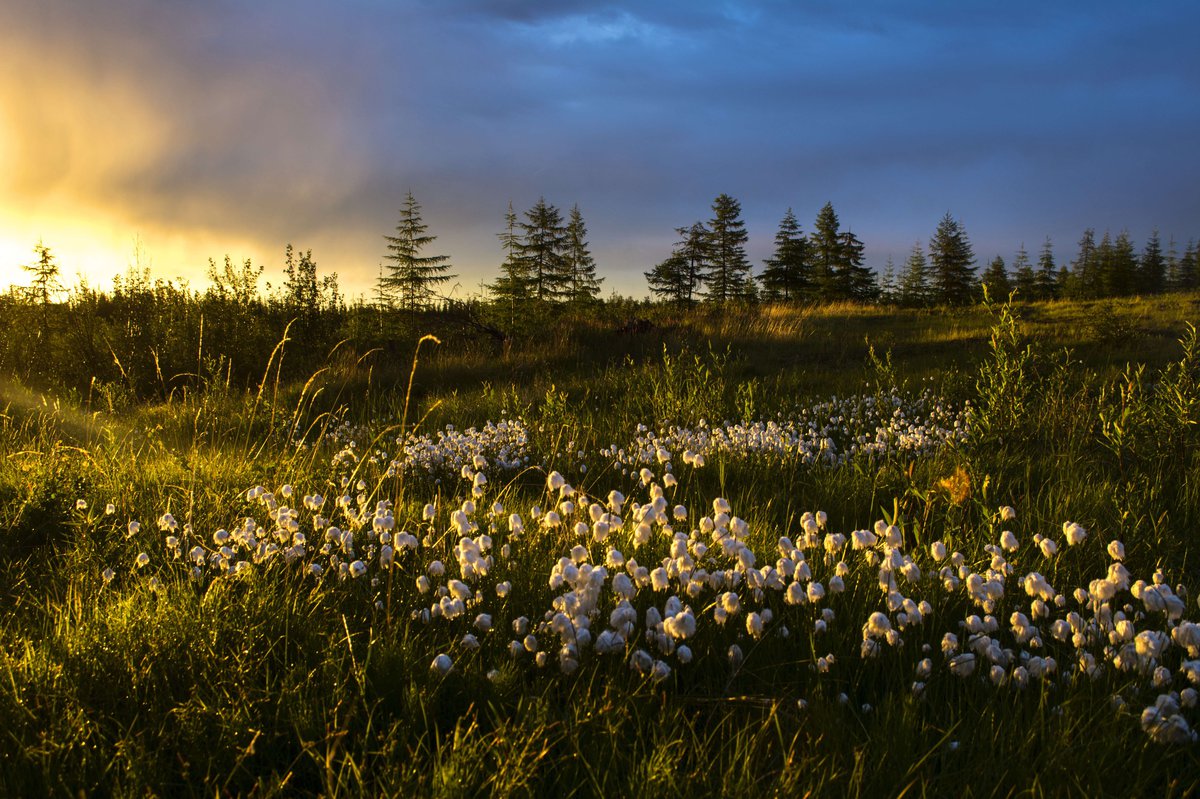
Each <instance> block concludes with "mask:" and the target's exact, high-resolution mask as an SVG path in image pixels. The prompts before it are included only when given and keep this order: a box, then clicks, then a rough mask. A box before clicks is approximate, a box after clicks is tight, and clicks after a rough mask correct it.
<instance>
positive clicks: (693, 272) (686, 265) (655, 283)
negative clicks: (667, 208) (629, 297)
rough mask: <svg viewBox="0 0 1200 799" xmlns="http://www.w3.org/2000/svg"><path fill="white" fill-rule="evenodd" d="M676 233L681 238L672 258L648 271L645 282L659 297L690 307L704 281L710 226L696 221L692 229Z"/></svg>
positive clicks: (682, 228) (682, 229)
mask: <svg viewBox="0 0 1200 799" xmlns="http://www.w3.org/2000/svg"><path fill="white" fill-rule="evenodd" d="M675 232H676V233H678V234H679V235H680V236H681V238H680V240H679V241H678V242H676V244H675V248H674V249H673V250H672V251H671V255H670V257H669V258H667V259H666V260H665V261H663V262H662V263H659V264H658V265H656V266H655V267H654V268H653V269H651V270H650V271H649V272H646V273H645V274H646V281H647V282H648V283H649V285H650V290H651V291H652V292H654V293H655V294H657V295H658V296H659V297H661V298H663V299H664V300H667V301H669V302H673V303H675V304H676V305H680V306H684V307H687V306H691V305H693V304H694V303H695V300H696V292H697V291H698V290H699V288H700V285H701V283H702V282H703V276H704V273H705V268H706V265H707V263H708V252H709V236H708V228H706V227H705V226H704V223H703V222H696V223H695V224H693V225H692V226H691V227H690V228H687V227H681V228H676V229H675Z"/></svg>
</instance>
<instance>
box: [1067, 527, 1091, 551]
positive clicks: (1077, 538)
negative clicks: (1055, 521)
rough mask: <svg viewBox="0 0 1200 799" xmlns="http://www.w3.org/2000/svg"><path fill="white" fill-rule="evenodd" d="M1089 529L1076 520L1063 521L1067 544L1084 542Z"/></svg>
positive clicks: (1072, 544) (1073, 544)
mask: <svg viewBox="0 0 1200 799" xmlns="http://www.w3.org/2000/svg"><path fill="white" fill-rule="evenodd" d="M1087 534H1088V531H1087V530H1085V529H1083V527H1082V526H1080V525H1078V524H1076V523H1075V522H1063V535H1065V536H1066V538H1067V544H1069V545H1070V546H1075V545H1076V544H1081V543H1083V539H1085V538H1087Z"/></svg>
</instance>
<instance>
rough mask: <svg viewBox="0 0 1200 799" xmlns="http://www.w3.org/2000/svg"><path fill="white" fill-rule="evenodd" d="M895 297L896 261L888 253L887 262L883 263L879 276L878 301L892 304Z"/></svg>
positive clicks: (894, 301)
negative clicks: (881, 273)
mask: <svg viewBox="0 0 1200 799" xmlns="http://www.w3.org/2000/svg"><path fill="white" fill-rule="evenodd" d="M896 298H897V291H896V262H895V261H893V260H892V256H891V255H888V257H887V263H885V264H884V265H883V275H881V276H880V278H879V301H880V302H881V303H883V304H884V305H893V304H895V303H896Z"/></svg>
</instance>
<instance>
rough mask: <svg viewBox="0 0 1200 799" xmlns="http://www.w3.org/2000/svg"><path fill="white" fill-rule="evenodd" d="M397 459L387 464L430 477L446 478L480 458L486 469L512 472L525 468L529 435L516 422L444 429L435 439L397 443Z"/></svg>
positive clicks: (421, 437)
mask: <svg viewBox="0 0 1200 799" xmlns="http://www.w3.org/2000/svg"><path fill="white" fill-rule="evenodd" d="M396 443H397V444H399V445H400V447H401V455H400V457H398V458H397V459H396V460H394V461H392V463H391V464H390V469H391V470H392V471H393V473H394V472H396V471H397V470H400V469H404V470H406V471H413V472H417V473H421V474H425V475H427V476H431V477H447V476H452V475H455V474H458V473H460V472H461V471H462V470H463V467H465V466H473V465H474V463H475V461H476V459H477V458H479V457H483V458H484V459H485V460H486V462H487V464H488V466H489V468H493V469H497V470H499V471H515V470H517V469H521V468H523V467H525V466H527V465H528V464H529V459H530V455H529V433H528V431H527V429H526V428H525V425H524V423H522V422H521V421H520V420H519V419H501V420H500V421H499V422H488V423H486V424H485V425H483V426H482V427H479V428H475V427H468V428H467V429H466V430H461V431H460V430H457V429H456V428H455V427H454V425H446V429H445V430H439V431H438V432H437V433H436V435H433V436H428V435H419V436H418V435H413V434H411V433H410V434H409V435H408V436H406V437H404V438H402V439H397V441H396Z"/></svg>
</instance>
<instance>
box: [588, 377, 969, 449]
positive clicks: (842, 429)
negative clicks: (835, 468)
mask: <svg viewBox="0 0 1200 799" xmlns="http://www.w3.org/2000/svg"><path fill="white" fill-rule="evenodd" d="M969 415H970V408H969V406H968V407H964V408H962V409H953V408H951V407H950V406H949V405H948V404H947V403H945V402H944V401H941V400H939V399H937V398H936V397H935V396H934V395H933V394H932V393H931V392H930V391H929V390H928V389H927V390H925V391H924V392H923V393H921V394H920V395H918V396H917V397H916V398H915V399H905V398H903V397H900V396H898V395H892V396H888V397H886V398H884V399H883V400H882V401H881V400H879V399H878V398H876V397H875V396H851V397H841V398H839V397H833V398H832V399H830V400H828V401H826V402H822V403H818V404H817V405H814V406H812V407H811V408H804V409H801V410H800V411H799V412H797V413H796V414H794V415H793V416H791V417H789V418H780V419H774V420H766V421H752V422H737V423H731V422H726V423H724V424H721V425H710V424H708V423H707V422H705V421H704V420H701V421H700V422H699V423H698V424H697V425H696V426H695V427H676V426H669V427H666V428H662V429H659V430H657V431H652V430H650V429H649V428H647V427H646V426H645V425H640V426H639V427H638V430H637V435H636V436H635V437H634V438H633V440H632V441H630V442H629V443H628V444H626V445H625V446H619V445H617V444H613V445H611V446H609V447H606V448H604V449H602V450H601V451H600V455H601V456H602V457H604V458H606V459H608V460H610V461H611V462H612V463H613V464H614V465H615V466H617V467H618V468H622V469H628V468H631V467H632V468H637V467H642V466H651V465H654V464H655V463H661V462H663V460H664V455H663V453H667V457H668V458H669V457H671V455H670V454H671V453H676V452H678V453H682V456H683V461H684V463H686V464H688V465H691V466H697V467H698V466H702V465H703V464H704V463H705V461H706V460H711V459H712V458H714V457H718V456H720V457H724V458H729V459H738V460H741V459H748V458H767V459H776V460H796V461H799V462H800V463H804V464H824V465H838V464H842V463H846V462H848V461H851V460H853V459H855V458H859V457H870V456H878V457H883V456H899V457H919V456H922V455H925V454H928V453H930V452H934V451H936V450H938V449H940V448H942V447H944V446H946V445H947V444H950V443H958V442H962V441H965V440H966V438H967V435H968V433H969V429H970V425H969V423H968V419H969Z"/></svg>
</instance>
